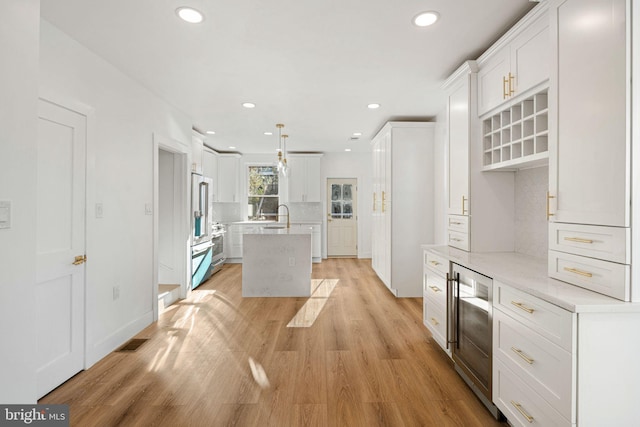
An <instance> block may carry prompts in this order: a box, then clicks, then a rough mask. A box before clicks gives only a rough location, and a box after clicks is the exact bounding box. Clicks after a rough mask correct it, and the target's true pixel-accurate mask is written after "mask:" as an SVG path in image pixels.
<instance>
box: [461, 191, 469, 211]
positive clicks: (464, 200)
mask: <svg viewBox="0 0 640 427" xmlns="http://www.w3.org/2000/svg"><path fill="white" fill-rule="evenodd" d="M468 200H469V199H467V198H466V197H464V196H462V215H464V214H465V213H467V212H469V209H465V208H464V202H466V201H468Z"/></svg>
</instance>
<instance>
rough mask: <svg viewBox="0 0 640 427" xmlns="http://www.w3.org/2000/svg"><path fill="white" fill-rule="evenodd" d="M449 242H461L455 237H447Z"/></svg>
mask: <svg viewBox="0 0 640 427" xmlns="http://www.w3.org/2000/svg"><path fill="white" fill-rule="evenodd" d="M449 241H451V242H462V239H458V238H456V237H449Z"/></svg>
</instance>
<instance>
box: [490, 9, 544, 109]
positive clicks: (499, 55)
mask: <svg viewBox="0 0 640 427" xmlns="http://www.w3.org/2000/svg"><path fill="white" fill-rule="evenodd" d="M478 66H479V71H478V114H479V115H481V116H482V115H484V114H485V113H488V112H490V111H491V110H494V109H496V108H497V107H499V106H500V105H501V104H504V103H506V102H508V101H510V100H512V99H514V98H517V97H518V96H520V95H525V94H527V93H528V92H529V91H530V90H531V89H533V88H536V87H537V86H539V85H541V84H543V83H545V82H546V81H547V80H548V79H549V18H548V14H547V6H546V4H545V3H541V4H539V5H538V6H537V7H536V8H535V9H533V10H532V11H531V12H530V13H529V14H528V15H526V16H525V17H524V18H523V19H522V20H520V22H518V23H517V24H516V25H515V26H514V27H513V28H511V29H510V30H509V31H508V32H507V33H506V34H505V35H504V36H503V37H502V38H501V39H500V40H499V41H498V42H496V44H494V45H493V46H492V47H491V48H490V49H489V50H487V52H485V53H484V54H483V55H482V56H480V58H478Z"/></svg>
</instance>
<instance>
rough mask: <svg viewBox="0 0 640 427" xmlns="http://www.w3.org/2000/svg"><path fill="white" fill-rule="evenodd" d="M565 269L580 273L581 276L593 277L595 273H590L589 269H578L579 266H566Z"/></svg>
mask: <svg viewBox="0 0 640 427" xmlns="http://www.w3.org/2000/svg"><path fill="white" fill-rule="evenodd" d="M564 270H565V271H568V272H569V273H574V274H579V275H580V276H584V277H593V274H591V273H589V272H588V271H582V270H578V269H577V268H570V267H565V268H564Z"/></svg>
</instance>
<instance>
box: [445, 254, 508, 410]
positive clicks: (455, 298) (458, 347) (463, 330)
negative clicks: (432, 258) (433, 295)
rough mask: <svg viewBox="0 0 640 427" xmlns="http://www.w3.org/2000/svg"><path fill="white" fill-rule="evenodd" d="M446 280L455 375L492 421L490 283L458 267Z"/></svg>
mask: <svg viewBox="0 0 640 427" xmlns="http://www.w3.org/2000/svg"><path fill="white" fill-rule="evenodd" d="M451 272H452V275H451V277H449V278H448V280H447V284H448V292H447V294H448V296H449V301H448V310H447V311H448V312H449V325H450V331H449V337H450V341H449V344H451V351H452V357H453V362H454V364H455V369H456V371H457V372H458V373H459V374H460V375H461V376H462V378H463V379H464V380H465V382H466V383H467V384H468V385H469V387H471V389H472V390H473V391H474V393H475V394H476V395H477V396H478V398H479V399H480V400H481V401H482V403H484V405H485V406H486V407H487V408H488V409H489V411H490V412H491V413H492V414H493V416H494V417H496V418H500V417H501V414H500V411H499V410H498V408H497V407H496V406H495V405H494V404H493V403H492V402H491V386H492V384H491V375H492V372H491V353H492V352H491V346H492V333H493V329H492V305H491V304H492V301H491V300H492V297H493V290H492V287H493V280H492V279H491V278H490V277H487V276H484V275H482V274H480V273H476V272H475V271H472V270H469V269H467V268H465V267H462V266H460V265H458V264H452V269H451Z"/></svg>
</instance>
